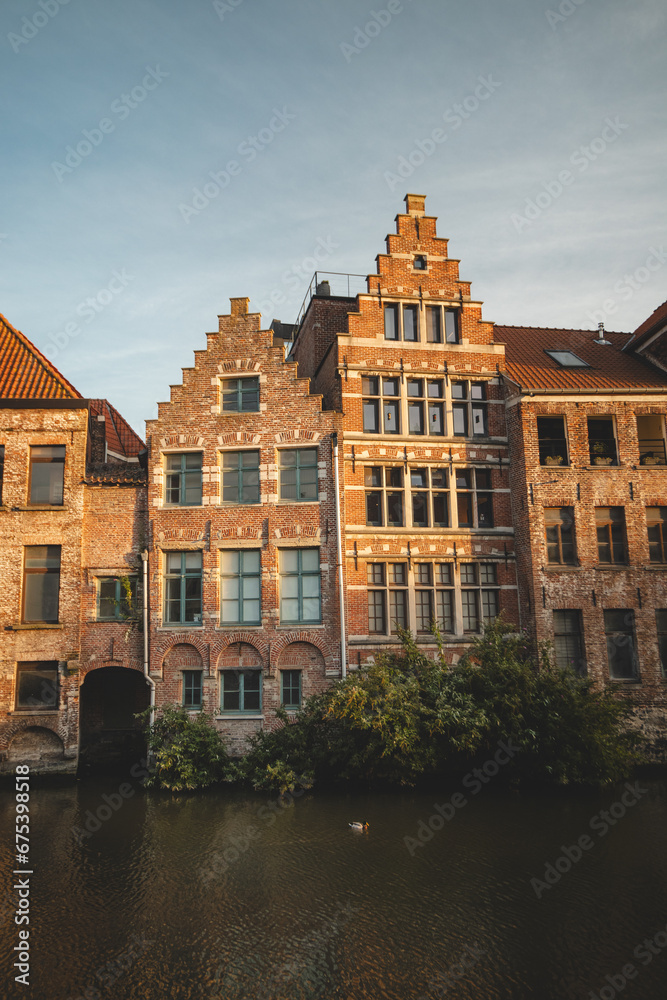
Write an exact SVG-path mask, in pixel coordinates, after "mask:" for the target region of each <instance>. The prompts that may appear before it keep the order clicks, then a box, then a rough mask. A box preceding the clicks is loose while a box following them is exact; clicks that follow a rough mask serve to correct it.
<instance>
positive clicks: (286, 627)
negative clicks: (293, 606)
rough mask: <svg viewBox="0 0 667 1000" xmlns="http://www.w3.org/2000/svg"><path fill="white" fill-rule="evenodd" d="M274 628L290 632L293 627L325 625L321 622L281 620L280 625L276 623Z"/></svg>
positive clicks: (319, 626)
mask: <svg viewBox="0 0 667 1000" xmlns="http://www.w3.org/2000/svg"><path fill="white" fill-rule="evenodd" d="M276 628H277V629H283V630H286V631H290V632H291V631H293V630H294V629H295V628H300V629H311V628H326V625H325V624H324V623H323V622H281V623H280V625H276Z"/></svg>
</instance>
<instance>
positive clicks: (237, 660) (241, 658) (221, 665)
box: [216, 642, 264, 670]
mask: <svg viewBox="0 0 667 1000" xmlns="http://www.w3.org/2000/svg"><path fill="white" fill-rule="evenodd" d="M216 666H217V669H218V670H261V669H263V667H264V661H263V659H262V655H261V653H260V652H259V650H258V649H257V647H256V646H253V645H252V644H251V643H249V642H232V643H230V644H229V645H228V646H225V648H224V649H223V650H222V651H221V652H220V654H219V656H218V660H217V664H216Z"/></svg>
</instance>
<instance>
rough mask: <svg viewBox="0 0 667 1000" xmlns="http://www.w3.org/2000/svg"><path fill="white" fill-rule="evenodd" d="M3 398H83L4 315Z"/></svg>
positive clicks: (0, 350)
mask: <svg viewBox="0 0 667 1000" xmlns="http://www.w3.org/2000/svg"><path fill="white" fill-rule="evenodd" d="M0 399H81V393H80V392H77V390H76V389H75V388H74V386H73V385H72V384H71V383H70V382H68V381H67V379H66V378H65V377H64V376H63V375H61V374H60V372H59V371H58V369H57V368H56V367H55V365H52V364H51V362H50V361H49V360H48V358H46V357H45V356H44V355H43V354H42V352H41V351H39V350H38V349H37V348H36V347H35V345H34V344H31V343H30V341H29V340H28V338H27V337H26V336H24V335H23V334H22V333H21V332H20V330H15V329H14V327H13V326H12V325H11V323H8V322H7V320H6V319H5V317H4V316H2V315H1V314H0Z"/></svg>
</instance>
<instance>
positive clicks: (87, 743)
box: [79, 667, 149, 769]
mask: <svg viewBox="0 0 667 1000" xmlns="http://www.w3.org/2000/svg"><path fill="white" fill-rule="evenodd" d="M148 704H149V689H148V685H147V684H146V679H145V677H144V675H143V674H141V673H139V671H138V670H128V669H127V667H100V668H98V669H97V670H92V671H91V672H90V673H89V674H88V675H87V676H86V678H85V680H84V682H83V684H82V686H81V689H80V697H79V706H80V707H79V710H80V744H79V766H80V767H84V768H88V767H95V768H96V769H101V768H103V767H106V766H109V767H114V768H115V767H117V766H118V765H124V764H126V763H130V762H133V761H137V760H140V759H141V758H142V757H143V756H144V755H145V751H146V741H145V739H144V736H143V732H142V729H143V723H142V720H141V719H137V718H135V715H136V713H137V712H142V711H143V710H144V709H145V708H147V707H148Z"/></svg>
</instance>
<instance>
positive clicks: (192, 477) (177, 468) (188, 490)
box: [165, 451, 202, 507]
mask: <svg viewBox="0 0 667 1000" xmlns="http://www.w3.org/2000/svg"><path fill="white" fill-rule="evenodd" d="M201 466H202V454H201V452H200V451H193V452H187V453H184V454H181V455H167V478H166V492H165V503H167V504H171V505H173V506H181V507H199V506H201V492H202V487H201V484H202V474H201Z"/></svg>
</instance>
